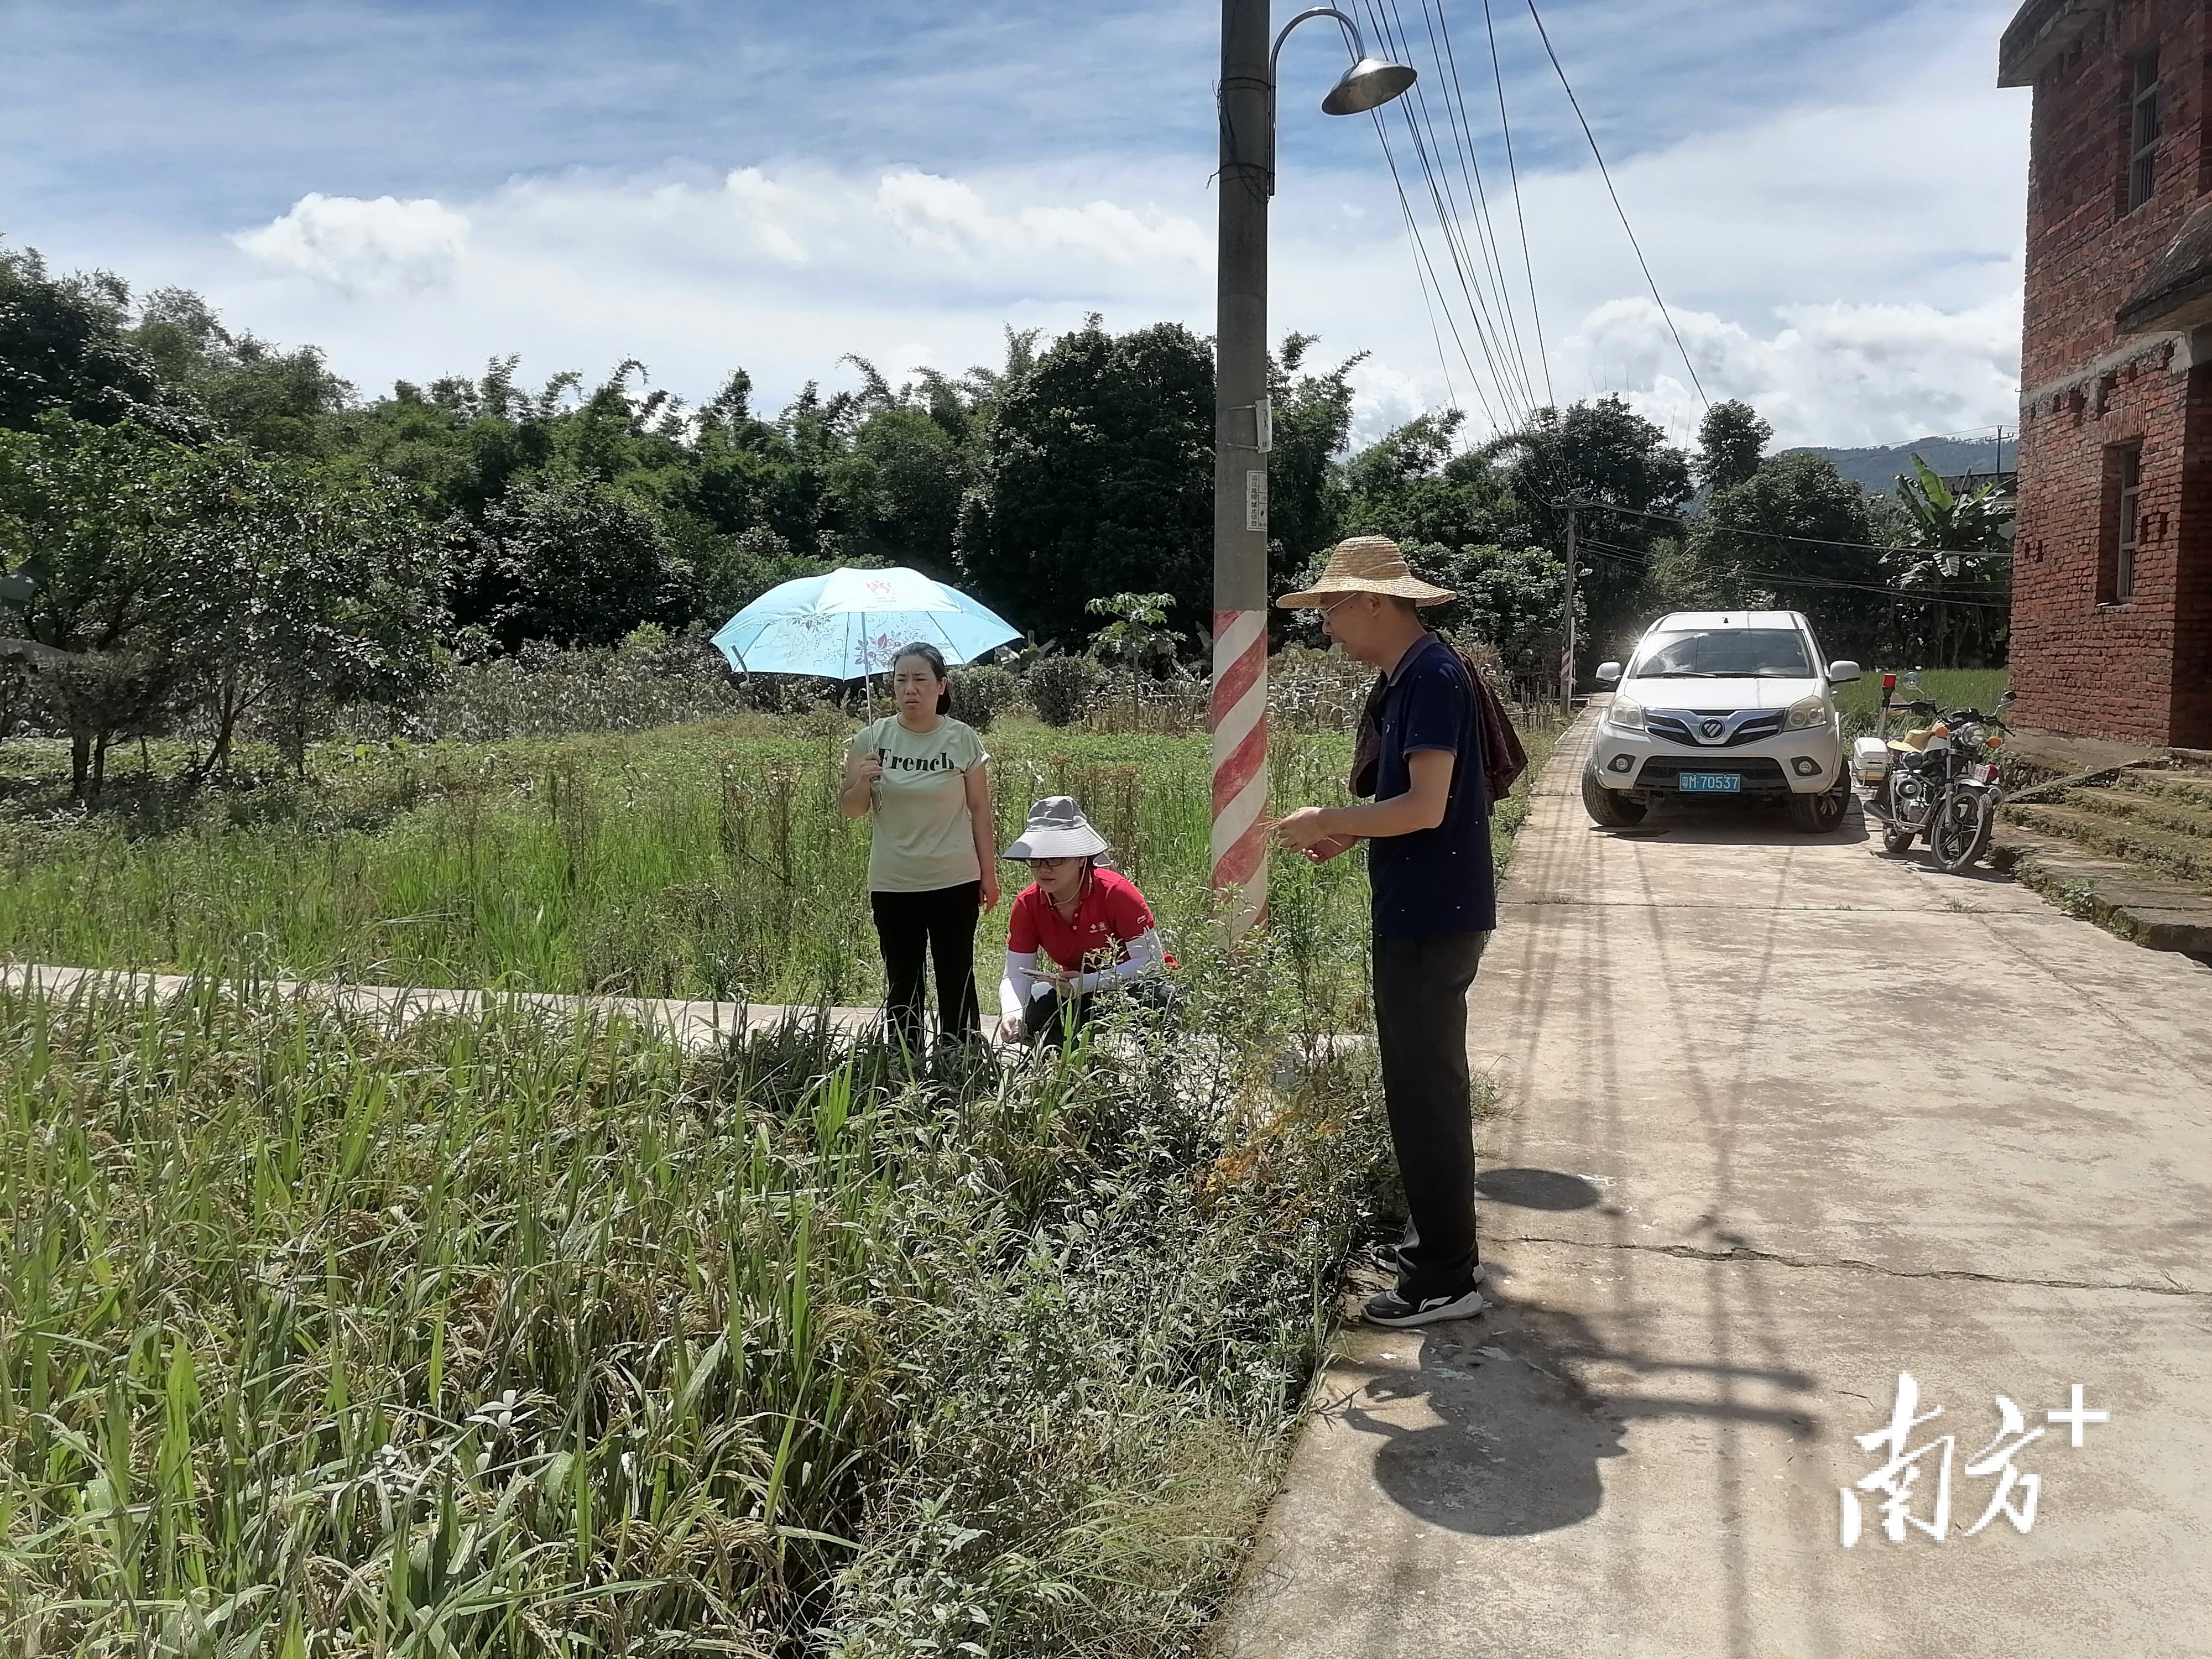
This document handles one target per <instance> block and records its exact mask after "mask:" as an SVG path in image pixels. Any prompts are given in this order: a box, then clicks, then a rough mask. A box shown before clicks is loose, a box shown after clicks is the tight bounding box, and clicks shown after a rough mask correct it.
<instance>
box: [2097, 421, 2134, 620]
mask: <svg viewBox="0 0 2212 1659" xmlns="http://www.w3.org/2000/svg"><path fill="white" fill-rule="evenodd" d="M2104 475H2105V510H2104V512H2103V513H2101V514H2100V518H2101V519H2102V520H2103V523H2102V525H2101V526H2100V532H2101V533H2100V535H2099V536H2098V538H2097V539H2098V542H2099V544H2100V545H2099V547H2098V549H2097V555H2098V556H2097V603H2098V604H2100V605H2126V604H2127V603H2129V602H2130V600H2132V599H2134V598H2135V594H2136V544H2137V542H2138V541H2139V539H2140V538H2141V532H2142V447H2140V446H2138V445H2136V444H2114V445H2112V446H2111V447H2109V448H2107V449H2106V451H2105V466H2104Z"/></svg>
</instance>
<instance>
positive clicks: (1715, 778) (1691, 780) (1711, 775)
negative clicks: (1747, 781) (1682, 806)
mask: <svg viewBox="0 0 2212 1659" xmlns="http://www.w3.org/2000/svg"><path fill="white" fill-rule="evenodd" d="M1677 787H1680V789H1681V791H1682V793H1685V794H1688V795H1733V794H1735V793H1738V792H1740V791H1741V789H1742V788H1743V775H1742V774H1741V773H1740V772H1685V773H1683V774H1682V775H1681V778H1680V781H1679V784H1678V786H1677Z"/></svg>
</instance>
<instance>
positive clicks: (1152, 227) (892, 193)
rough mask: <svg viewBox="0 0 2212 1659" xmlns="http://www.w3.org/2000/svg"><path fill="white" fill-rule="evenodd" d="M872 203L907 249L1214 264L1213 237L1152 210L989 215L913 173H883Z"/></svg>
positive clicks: (1090, 208) (961, 190)
mask: <svg viewBox="0 0 2212 1659" xmlns="http://www.w3.org/2000/svg"><path fill="white" fill-rule="evenodd" d="M876 205H877V206H878V209H879V210H881V211H882V213H883V216H884V218H886V219H888V220H889V221H890V222H891V224H892V225H893V226H894V227H895V228H896V229H897V231H898V233H899V234H901V235H902V236H903V237H905V238H906V240H907V241H908V243H910V244H911V245H913V246H915V247H918V248H930V249H934V250H937V251H939V252H946V253H955V254H962V255H966V256H968V257H969V258H976V257H983V258H1005V257H1006V256H1009V255H1014V256H1031V255H1037V256H1043V257H1047V258H1075V259H1080V260H1103V261H1104V262H1106V263H1107V264H1113V265H1118V266H1121V267H1124V268H1129V267H1138V266H1145V265H1164V266H1173V265H1177V264H1180V265H1186V266H1188V267H1189V268H1190V269H1191V270H1205V269H1206V268H1207V267H1208V266H1210V265H1211V264H1212V261H1213V244H1212V239H1211V238H1210V237H1209V236H1208V235H1207V234H1206V232H1205V231H1204V230H1203V229H1202V228H1200V226H1199V225H1198V224H1197V223H1196V222H1194V221H1193V220H1191V219H1188V218H1186V217H1183V216H1179V215H1176V214H1170V213H1163V212H1160V211H1159V210H1157V209H1153V210H1147V211H1143V212H1137V211H1132V210H1130V209H1128V208H1125V207H1123V206H1121V205H1120V204H1118V203H1115V202H1107V201H1091V202H1085V203H1084V204H1081V205H1080V206H1075V207H1061V206H1030V207H1024V208H1021V209H1018V210H1016V211H1015V212H1013V213H1011V214H1006V213H994V212H993V211H992V210H991V209H990V208H989V207H988V206H987V204H986V203H985V202H984V199H983V197H981V195H980V194H979V193H978V192H977V191H975V190H974V189H973V188H972V187H970V186H969V185H964V184H963V183H961V182H960V181H959V180H958V179H940V178H939V177H937V176H936V175H935V174H933V173H916V172H913V171H902V172H896V173H885V174H884V178H883V181H882V183H880V184H879V185H877V187H876Z"/></svg>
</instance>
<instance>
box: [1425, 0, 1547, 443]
mask: <svg viewBox="0 0 2212 1659" xmlns="http://www.w3.org/2000/svg"><path fill="white" fill-rule="evenodd" d="M1438 9H1439V11H1441V10H1442V0H1438ZM1482 27H1483V30H1484V32H1485V33H1487V34H1488V35H1489V37H1490V78H1491V79H1492V81H1493V82H1496V83H1497V87H1498V131H1500V132H1502V133H1504V135H1505V173H1506V176H1507V177H1508V178H1510V179H1511V180H1512V181H1513V221H1514V223H1515V224H1516V226H1517V227H1518V228H1519V229H1520V232H1521V269H1522V273H1523V274H1524V275H1525V276H1527V277H1528V318H1529V321H1530V322H1531V323H1532V324H1533V325H1534V333H1535V336H1536V361H1537V362H1538V363H1539V364H1540V365H1541V367H1542V368H1543V371H1544V403H1545V404H1546V406H1547V407H1548V408H1553V409H1556V408H1558V407H1559V398H1557V397H1556V396H1554V395H1553V391H1552V354H1551V353H1550V352H1548V351H1547V350H1546V349H1544V313H1543V312H1542V311H1541V309H1539V308H1538V307H1537V304H1536V264H1535V261H1534V259H1533V258H1531V257H1530V255H1529V252H1528V219H1527V217H1526V216H1524V215H1523V214H1522V211H1521V169H1520V167H1519V166H1518V165H1517V164H1516V162H1515V161H1514V159H1513V123H1512V122H1511V121H1510V120H1509V119H1508V118H1507V117H1506V114H1505V71H1504V68H1503V67H1502V66H1500V64H1499V63H1498V26H1497V24H1496V23H1494V22H1493V21H1491V16H1490V0H1482ZM1444 39H1445V41H1446V42H1447V44H1449V41H1450V39H1451V37H1450V36H1449V34H1447V35H1446V36H1445V37H1444ZM1453 72H1454V73H1455V74H1456V73H1457V70H1454V71H1453Z"/></svg>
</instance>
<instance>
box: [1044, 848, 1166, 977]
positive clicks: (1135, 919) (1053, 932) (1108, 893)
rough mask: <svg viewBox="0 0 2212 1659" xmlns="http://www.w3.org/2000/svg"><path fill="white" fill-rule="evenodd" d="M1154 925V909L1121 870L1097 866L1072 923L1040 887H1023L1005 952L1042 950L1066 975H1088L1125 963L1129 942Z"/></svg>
mask: <svg viewBox="0 0 2212 1659" xmlns="http://www.w3.org/2000/svg"><path fill="white" fill-rule="evenodd" d="M1152 925H1153V924H1152V906H1151V905H1149V904H1147V903H1146V902H1145V896H1144V895H1143V894H1142V893H1140V892H1139V891H1138V890H1137V884H1136V883H1135V882H1133V881H1131V880H1130V879H1129V878H1128V877H1127V876H1125V875H1122V874H1121V873H1120V872H1118V871H1114V870H1101V869H1097V868H1095V867H1094V868H1093V869H1092V870H1091V877H1090V879H1089V880H1087V881H1085V883H1084V884H1083V896H1082V897H1081V898H1080V899H1079V900H1078V901H1077V902H1076V907H1075V920H1074V921H1068V920H1066V918H1065V917H1063V916H1062V915H1060V912H1059V911H1058V910H1057V909H1055V908H1053V902H1052V901H1051V900H1050V899H1048V898H1047V897H1046V896H1044V889H1043V888H1042V887H1040V886H1038V885H1037V884H1036V883H1035V882H1031V883H1030V884H1029V885H1028V886H1026V887H1024V888H1023V889H1022V890H1021V894H1020V896H1018V897H1017V898H1016V899H1015V900H1014V910H1013V916H1012V920H1011V921H1009V922H1008V923H1007V927H1006V949H1008V950H1009V951H1013V952H1014V953H1015V954H1017V955H1020V954H1023V953H1024V952H1026V951H1043V952H1044V953H1045V955H1047V956H1048V957H1051V958H1052V959H1053V961H1054V962H1056V963H1059V964H1060V967H1061V968H1062V969H1064V970H1066V972H1068V973H1071V974H1079V973H1088V972H1091V971H1094V970H1096V969H1101V968H1111V967H1112V966H1113V965H1114V964H1115V963H1118V962H1120V961H1121V960H1122V959H1123V958H1124V957H1127V955H1128V954H1129V941H1130V940H1131V939H1142V938H1143V937H1144V936H1145V934H1146V932H1147V931H1148V930H1150V928H1151V927H1152ZM1162 954H1163V955H1164V954H1165V953H1164V952H1163V953H1162ZM1167 964H1168V966H1169V967H1170V968H1172V967H1174V966H1175V958H1174V957H1167Z"/></svg>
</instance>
